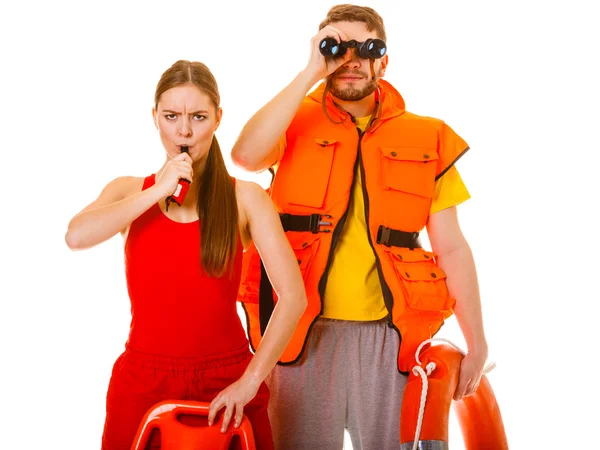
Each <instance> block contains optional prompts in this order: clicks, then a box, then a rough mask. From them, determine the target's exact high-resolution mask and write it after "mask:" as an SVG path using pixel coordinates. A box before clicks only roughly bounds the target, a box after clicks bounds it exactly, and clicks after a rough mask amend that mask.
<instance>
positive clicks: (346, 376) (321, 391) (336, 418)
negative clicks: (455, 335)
mask: <svg viewBox="0 0 600 450" xmlns="http://www.w3.org/2000/svg"><path fill="white" fill-rule="evenodd" d="M319 29H320V31H319V32H318V33H317V34H316V35H315V36H314V37H313V39H312V44H311V45H312V52H311V56H310V60H309V63H308V65H307V66H306V68H305V69H304V70H303V71H302V72H300V73H299V74H298V75H297V76H296V78H295V79H294V80H293V81H292V82H291V83H290V84H289V85H288V86H286V87H285V88H284V89H283V90H282V91H281V92H280V93H279V94H278V95H276V96H275V97H274V98H273V99H272V100H271V101H270V102H269V103H267V104H266V105H265V106H264V107H263V108H261V109H260V110H259V111H258V112H257V113H256V114H255V115H254V116H253V117H252V118H251V119H250V120H249V121H248V123H247V124H246V126H245V127H244V129H243V130H242V132H241V133H240V136H239V137H238V140H237V142H236V144H235V146H234V148H233V150H232V159H233V161H234V162H235V163H236V164H237V165H238V166H240V167H242V168H245V169H246V170H249V171H254V172H260V171H263V170H266V169H271V168H274V169H271V170H273V172H274V174H275V176H274V179H273V183H272V185H271V187H270V192H271V197H272V199H273V201H274V202H275V203H276V205H277V207H278V208H279V210H280V213H281V214H280V216H281V220H282V224H283V227H284V229H285V230H286V235H287V237H288V239H289V241H290V243H291V245H292V248H293V249H294V251H295V253H296V256H297V258H298V263H299V265H300V269H301V271H302V274H303V277H304V282H305V286H306V291H307V296H308V301H309V305H308V307H307V309H306V312H305V314H304V316H303V317H302V319H301V321H300V323H299V324H298V327H297V329H296V331H295V334H294V337H293V339H292V342H291V343H290V344H289V346H288V347H287V349H286V351H285V352H284V354H283V356H282V358H281V360H280V365H278V366H277V367H276V368H275V369H274V370H273V372H272V374H271V376H270V379H269V381H268V384H269V387H270V389H271V394H272V397H271V402H270V407H269V408H270V411H269V412H270V416H271V419H272V425H273V433H274V440H275V446H276V448H279V449H296V448H302V449H339V448H342V443H343V438H344V428H346V429H348V431H349V433H350V436H351V439H352V444H353V447H354V449H377V450H381V449H392V448H399V422H400V420H399V415H400V406H401V401H402V394H403V390H404V386H405V384H406V380H407V374H408V373H409V372H410V370H411V369H412V368H413V366H414V365H415V351H416V349H417V347H418V346H419V344H420V343H421V342H422V341H424V340H426V339H428V338H430V337H432V336H433V335H434V334H435V333H436V332H437V331H438V330H439V328H440V327H441V326H442V324H443V321H444V319H445V318H447V317H449V316H450V315H451V314H452V313H453V312H454V314H456V318H457V320H458V323H459V325H460V327H461V330H462V331H463V334H464V336H465V340H466V342H467V345H468V354H467V355H466V357H465V358H464V359H463V362H462V365H461V371H460V380H459V384H458V387H457V390H456V393H455V399H459V398H461V397H463V396H467V395H470V394H472V393H473V392H474V391H475V390H476V388H477V386H478V383H479V380H480V378H481V374H482V370H483V367H484V364H485V361H486V359H487V343H486V339H485V335H484V331H483V325H482V315H481V305H480V299H479V289H478V284H477V275H476V270H475V264H474V261H473V256H472V254H471V250H470V248H469V245H468V243H467V242H466V240H465V238H464V236H463V234H462V232H461V230H460V227H459V225H458V220H457V212H456V205H458V204H459V203H461V202H463V201H465V200H467V199H468V198H469V193H468V191H467V189H466V187H465V186H464V184H463V182H462V180H461V178H460V176H459V174H458V171H457V170H456V168H455V167H454V163H455V162H456V161H457V160H458V158H460V157H461V156H462V155H463V154H464V152H465V151H466V150H467V149H468V146H467V144H466V143H465V141H464V140H463V139H461V138H460V137H459V136H458V135H457V134H456V133H455V132H454V131H453V130H452V129H451V128H450V127H449V126H448V125H446V124H445V123H444V122H443V121H441V120H438V119H433V118H429V117H422V116H417V115H415V114H412V113H409V112H407V111H406V110H405V107H404V100H403V99H402V96H401V95H400V94H399V93H398V92H397V91H396V90H395V89H394V88H393V87H392V86H391V85H390V84H389V83H388V82H386V81H384V80H383V79H382V77H383V76H384V74H385V70H386V67H387V64H388V55H387V54H384V56H383V57H381V54H383V53H385V52H380V53H379V54H376V53H373V52H371V53H368V52H367V51H366V50H365V49H367V46H368V44H369V42H371V43H373V41H368V40H369V39H381V40H382V41H383V42H385V39H386V35H385V28H384V25H383V20H382V19H381V17H380V16H379V14H377V12H375V11H374V10H373V9H371V8H368V7H360V6H354V5H338V6H334V7H333V8H331V10H330V11H329V12H328V14H327V17H326V19H325V20H324V21H323V22H322V23H321V24H320V27H319ZM327 37H330V38H334V39H335V41H336V44H339V47H340V48H345V49H346V51H345V53H344V54H343V55H342V56H337V57H332V56H327V57H325V56H323V54H321V51H320V48H323V47H326V48H327V45H322V41H323V39H324V38H327ZM325 42H326V41H325ZM330 42H331V41H330ZM375 42H376V43H378V44H381V41H375ZM363 43H365V44H363ZM329 47H331V45H330V46H329ZM375 47H376V49H377V48H379V49H381V46H379V47H377V45H376V46H375ZM384 48H385V47H384ZM323 78H326V81H325V82H323V83H321V84H320V85H319V86H318V87H317V88H316V89H315V90H314V91H312V92H310V93H308V91H309V90H310V89H311V88H312V87H313V86H314V85H315V84H316V83H317V82H318V81H319V80H321V79H323ZM307 93H308V95H307ZM425 226H426V227H427V233H428V236H429V240H430V243H431V247H432V250H433V251H432V252H427V251H424V250H423V249H422V248H420V245H419V243H418V240H417V237H418V233H419V232H420V231H421V230H422V229H423V228H424V227H425ZM272 292H273V291H272V289H271V287H270V286H269V285H268V283H267V277H266V272H265V270H264V268H263V266H262V264H261V262H260V256H259V255H258V253H257V252H256V251H253V252H251V253H249V254H248V255H247V258H246V274H245V276H244V278H243V280H242V287H241V290H240V297H239V299H240V301H242V302H243V304H244V308H245V310H246V313H247V316H248V327H249V330H248V331H249V335H250V338H251V342H252V345H253V347H254V348H256V347H257V346H258V344H259V343H260V339H261V336H262V333H264V330H265V328H266V326H267V324H268V321H269V318H270V314H271V311H272V310H273V304H274V301H275V299H273V293H272ZM415 407H418V405H415Z"/></svg>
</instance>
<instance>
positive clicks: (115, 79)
mask: <svg viewBox="0 0 600 450" xmlns="http://www.w3.org/2000/svg"><path fill="white" fill-rule="evenodd" d="M17 3H18V6H17ZM363 3H365V4H368V5H370V6H373V7H374V8H376V9H377V10H378V11H379V13H380V14H381V15H382V16H383V17H384V19H385V22H386V26H387V32H388V47H389V68H388V72H387V74H386V79H387V80H388V81H390V82H392V83H393V84H394V85H395V86H396V87H397V89H398V90H400V92H401V93H402V94H403V96H404V98H405V100H406V104H407V109H408V110H409V111H412V112H414V113H417V114H423V115H429V116H434V117H439V118H442V119H444V120H445V121H446V122H447V123H448V124H450V126H452V127H453V128H454V130H455V131H457V132H458V133H459V134H460V135H461V136H463V137H464V138H465V139H466V140H467V142H468V143H469V144H470V146H471V151H469V152H468V154H467V155H466V156H465V157H464V158H463V159H462V160H461V161H460V163H459V164H458V168H459V170H460V172H461V174H462V176H463V178H464V180H465V182H466V184H467V186H468V188H469V190H470V192H471V194H472V196H473V198H472V199H471V200H470V201H468V202H467V203H466V204H464V205H463V206H461V207H460V208H459V212H460V220H461V225H462V228H463V231H464V233H465V235H466V236H467V238H468V240H469V242H470V244H471V246H472V249H473V252H474V254H475V258H476V262H477V266H478V273H479V278H480V285H481V294H482V303H483V310H484V320H485V327H486V331H487V337H488V341H489V346H490V359H492V360H494V361H496V363H497V366H498V367H497V368H496V369H495V370H494V371H493V372H492V373H491V374H490V380H491V383H492V386H493V388H494V391H495V393H496V397H497V399H498V402H499V404H500V407H501V410H502V415H503V419H504V424H505V427H506V431H507V434H508V438H509V443H510V448H511V449H531V448H548V449H558V448H583V447H586V448H588V447H587V445H588V444H589V445H590V446H591V447H593V445H596V444H597V437H594V436H595V434H594V432H595V430H596V429H597V426H598V424H599V422H600V413H599V402H600V396H599V390H598V381H597V379H598V354H599V352H598V334H597V333H596V327H597V321H598V318H599V312H600V310H599V308H598V302H599V300H600V294H599V293H598V289H597V282H598V279H599V278H600V276H599V275H600V266H599V264H598V259H597V255H598V252H599V250H600V245H599V240H598V229H599V223H598V219H596V217H597V211H596V209H597V206H598V199H597V192H598V188H597V185H596V183H595V177H596V176H597V174H598V170H599V168H598V167H599V166H598V162H599V158H598V151H599V150H600V148H599V144H598V142H599V137H598V129H599V128H598V119H599V114H598V103H599V101H600V95H599V88H598V80H600V73H599V70H598V69H597V68H596V64H597V63H598V55H599V54H600V51H599V49H598V45H597V44H596V43H597V42H600V36H599V35H598V34H599V33H598V25H597V15H595V13H592V4H593V3H594V2H591V1H589V2H582V1H570V2H566V1H564V2H558V1H525V0H521V1H504V2H494V3H491V2H482V1H470V2H469V1H421V2H414V1H413V2H408V1H404V0H403V1H394V2H392V1H388V0H385V1H384V0H381V1H368V0H365V1H364V2H363ZM331 5H333V3H332V2H330V1H317V0H303V1H301V2H288V1H274V0H273V1H266V0H258V1H253V2H243V3H242V2H240V3H239V4H237V3H234V2H233V1H229V0H221V1H211V2H204V1H199V0H197V1H194V2H176V1H172V2H154V1H147V2H144V3H143V4H142V3H141V2H140V3H139V4H134V3H133V2H125V1H120V2H96V3H94V4H92V3H91V2H73V3H69V4H68V3H66V2H64V1H49V2H42V1H37V2H36V1H31V2H10V3H9V2H3V3H2V6H1V7H0V38H1V39H0V65H1V69H0V81H1V83H0V87H1V88H2V93H1V97H0V98H1V100H0V138H1V141H0V148H1V151H2V162H1V163H0V192H1V193H2V195H3V196H4V198H3V201H2V205H1V209H0V227H1V230H2V231H1V233H0V243H1V246H0V262H1V267H2V270H1V271H0V277H1V282H0V300H1V303H0V304H1V311H0V345H1V347H0V348H1V349H2V357H1V359H0V364H1V370H0V379H1V382H0V399H1V408H0V415H1V420H0V430H1V432H0V448H3V449H11V450H12V449H15V450H16V449H37V448H52V449H77V450H85V449H96V448H99V445H100V436H101V432H102V425H103V420H104V407H105V405H104V401H105V394H106V387H107V384H108V380H109V375H110V371H111V368H112V364H113V362H114V360H115V359H116V357H117V356H118V355H119V354H120V352H121V351H122V350H123V345H124V342H125V340H126V338H127V332H128V326H129V319H130V317H129V304H128V297H127V293H126V288H125V279H124V270H123V257H122V243H121V239H120V237H115V238H113V239H111V240H110V241H108V242H106V243H104V244H103V245H100V246H98V247H96V248H93V249H90V250H87V251H84V252H71V251H69V250H68V248H67V247H66V245H65V243H64V233H65V231H66V228H67V224H68V221H69V220H70V218H71V217H72V216H73V215H74V214H75V213H76V212H78V211H79V210H80V209H81V208H83V207H84V206H85V205H86V204H87V203H89V202H90V201H92V200H93V199H94V198H95V197H96V196H97V195H98V193H99V192H100V190H101V189H102V187H103V186H104V185H105V184H106V183H107V182H108V181H110V180H112V179H113V178H115V177H117V176H120V175H137V176H145V175H147V174H149V173H152V172H154V171H156V170H157V169H158V168H159V167H160V165H161V164H162V162H163V153H162V148H161V145H160V142H159V139H158V136H157V133H156V130H155V129H154V127H153V124H152V120H151V108H152V102H153V95H154V88H155V86H156V82H157V81H158V79H159V77H160V75H161V73H162V72H163V71H164V70H165V69H167V68H168V67H169V66H170V65H171V64H172V63H173V62H175V61H176V60H177V59H190V60H200V61H203V62H205V63H206V64H207V65H208V66H209V67H210V68H211V69H212V71H213V73H214V74H215V76H216V78H217V80H218V82H219V87H220V91H221V96H222V107H223V109H224V118H223V123H222V126H221V128H220V129H219V131H218V137H219V140H220V143H221V146H222V148H223V149H224V152H225V156H226V158H227V159H228V158H229V150H230V148H231V146H232V144H233V142H234V140H235V138H236V137H237V134H238V132H239V130H240V129H241V127H242V126H243V124H244V123H245V121H246V120H247V119H248V118H249V117H250V116H251V115H252V114H253V113H254V112H255V111H256V110H257V109H258V108H259V107H261V106H262V105H263V104H264V103H265V102H266V101H268V100H269V99H270V98H272V96H274V95H275V94H276V93H277V92H278V91H279V90H280V89H282V88H283V87H284V86H285V85H286V84H287V83H288V82H289V81H291V79H292V78H293V77H294V76H295V74H296V73H297V72H298V71H299V70H301V69H302V68H303V67H304V65H305V63H306V61H307V59H308V52H309V41H310V38H311V37H312V36H313V35H314V33H315V32H316V29H317V25H318V23H319V22H320V21H321V20H322V18H323V17H324V16H325V13H326V12H327V10H328V9H329V7H330V6H331ZM228 164H229V168H230V169H231V173H232V174H234V175H236V176H238V177H240V178H246V179H254V180H257V181H258V182H260V183H261V184H264V183H265V182H266V181H267V178H266V177H264V176H263V177H255V176H253V175H250V174H247V173H241V172H239V171H238V170H236V169H235V168H234V167H233V166H232V165H231V164H230V163H229V161H228ZM165 245H168V243H167V242H166V243H165ZM440 337H447V338H451V339H453V340H455V341H456V342H457V344H459V345H463V341H462V340H461V337H460V334H459V333H458V332H457V327H456V324H455V322H454V320H450V321H449V323H448V325H447V326H446V327H444V328H443V329H442V332H441V333H440ZM452 420H453V425H452V429H451V435H450V442H451V448H453V449H460V448H462V438H461V436H460V432H459V431H458V428H456V423H455V422H454V419H452Z"/></svg>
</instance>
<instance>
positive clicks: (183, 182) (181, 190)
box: [166, 146, 191, 211]
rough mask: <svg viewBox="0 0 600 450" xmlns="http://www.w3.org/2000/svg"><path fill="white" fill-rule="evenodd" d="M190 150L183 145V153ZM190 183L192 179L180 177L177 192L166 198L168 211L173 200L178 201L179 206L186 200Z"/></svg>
mask: <svg viewBox="0 0 600 450" xmlns="http://www.w3.org/2000/svg"><path fill="white" fill-rule="evenodd" d="M188 151H189V148H188V147H187V146H182V147H181V153H187V152H188ZM190 183H191V181H190V180H187V179H185V178H180V179H179V183H178V184H177V188H176V189H175V192H174V193H173V195H170V196H168V197H167V199H166V209H167V211H169V205H170V204H171V202H173V203H176V204H177V206H181V204H182V203H183V201H184V200H185V195H186V194H187V191H188V189H189V188H190Z"/></svg>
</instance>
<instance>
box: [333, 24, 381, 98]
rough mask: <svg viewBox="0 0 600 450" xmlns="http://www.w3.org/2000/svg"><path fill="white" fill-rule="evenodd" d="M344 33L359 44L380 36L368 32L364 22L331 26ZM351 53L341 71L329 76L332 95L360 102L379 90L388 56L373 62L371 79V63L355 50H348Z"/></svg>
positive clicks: (338, 70)
mask: <svg viewBox="0 0 600 450" xmlns="http://www.w3.org/2000/svg"><path fill="white" fill-rule="evenodd" d="M331 25H332V26H334V27H335V28H338V29H339V30H340V31H342V32H343V33H344V34H345V35H346V37H347V38H348V39H349V40H351V39H354V40H356V41H358V42H364V41H366V40H367V39H376V38H378V37H379V36H377V34H376V33H375V31H368V30H367V25H366V24H365V23H364V22H333V23H332V24H331ZM346 51H347V52H351V54H352V58H351V59H350V60H349V61H348V62H347V63H345V64H343V65H342V66H341V67H340V68H339V69H337V70H336V71H335V72H333V73H332V74H331V75H329V78H330V79H331V89H330V91H331V94H332V95H333V96H334V97H336V98H339V99H340V100H344V101H349V102H353V101H358V100H362V99H363V98H365V97H367V96H368V95H371V94H372V93H373V92H375V90H376V89H377V81H378V80H379V78H381V77H382V76H383V75H384V73H385V68H386V66H387V58H388V57H387V55H385V56H384V57H383V58H380V59H375V60H374V61H373V72H374V73H375V76H374V77H371V62H370V60H369V59H363V58H360V57H359V56H358V52H357V51H356V49H355V48H349V49H347V50H346Z"/></svg>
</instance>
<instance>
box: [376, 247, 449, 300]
mask: <svg viewBox="0 0 600 450" xmlns="http://www.w3.org/2000/svg"><path fill="white" fill-rule="evenodd" d="M386 252H387V253H388V255H389V258H390V260H391V262H392V265H393V267H394V271H395V272H396V275H397V277H398V279H399V281H400V285H401V287H402V293H403V295H404V298H405V300H406V303H407V305H408V306H409V307H410V308H413V309H418V310H424V311H442V310H448V309H451V308H452V307H453V306H454V302H453V300H452V299H451V298H450V294H449V292H448V287H447V286H446V274H445V273H444V271H443V270H442V269H441V268H440V267H438V265H437V264H436V262H435V254H434V253H432V252H428V251H425V250H423V249H421V248H415V249H414V250H410V249H409V248H402V247H396V248H390V249H386Z"/></svg>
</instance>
